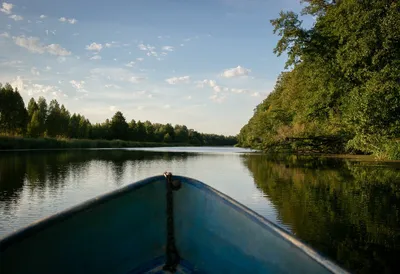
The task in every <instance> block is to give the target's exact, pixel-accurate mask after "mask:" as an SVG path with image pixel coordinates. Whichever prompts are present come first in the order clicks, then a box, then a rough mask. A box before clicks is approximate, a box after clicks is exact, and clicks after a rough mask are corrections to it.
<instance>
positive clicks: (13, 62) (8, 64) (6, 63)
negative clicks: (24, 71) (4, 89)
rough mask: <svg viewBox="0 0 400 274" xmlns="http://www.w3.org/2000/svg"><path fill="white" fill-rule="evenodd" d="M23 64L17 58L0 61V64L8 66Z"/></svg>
mask: <svg viewBox="0 0 400 274" xmlns="http://www.w3.org/2000/svg"><path fill="white" fill-rule="evenodd" d="M21 64H23V62H22V61H19V60H12V61H6V62H2V63H0V66H10V67H18V66H19V65H21Z"/></svg>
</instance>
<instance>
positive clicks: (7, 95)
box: [0, 84, 28, 134]
mask: <svg viewBox="0 0 400 274" xmlns="http://www.w3.org/2000/svg"><path fill="white" fill-rule="evenodd" d="M0 102H1V103H0V131H2V132H4V133H11V134H23V133H25V131H26V125H27V123H28V112H27V111H26V108H25V104H24V101H23V99H22V97H21V95H20V94H19V92H18V90H17V89H15V90H13V88H12V86H11V85H10V84H6V85H5V86H4V87H1V89H0Z"/></svg>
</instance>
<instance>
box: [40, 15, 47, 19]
mask: <svg viewBox="0 0 400 274" xmlns="http://www.w3.org/2000/svg"><path fill="white" fill-rule="evenodd" d="M46 17H47V16H46V15H44V14H42V15H40V16H39V18H40V19H44V18H46Z"/></svg>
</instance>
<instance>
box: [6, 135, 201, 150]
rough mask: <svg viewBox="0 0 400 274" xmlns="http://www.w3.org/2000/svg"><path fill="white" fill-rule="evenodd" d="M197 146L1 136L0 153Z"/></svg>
mask: <svg viewBox="0 0 400 274" xmlns="http://www.w3.org/2000/svg"><path fill="white" fill-rule="evenodd" d="M176 146H195V145H191V144H187V143H161V142H136V141H123V140H90V139H67V138H46V137H43V138H29V137H18V136H0V151H13V150H42V149H43V150H46V149H87V148H141V147H176Z"/></svg>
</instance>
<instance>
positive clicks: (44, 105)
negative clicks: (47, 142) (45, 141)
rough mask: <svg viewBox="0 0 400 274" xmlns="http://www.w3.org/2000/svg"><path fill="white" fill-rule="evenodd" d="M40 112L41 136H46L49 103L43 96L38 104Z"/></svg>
mask: <svg viewBox="0 0 400 274" xmlns="http://www.w3.org/2000/svg"><path fill="white" fill-rule="evenodd" d="M37 105H38V108H39V112H38V119H39V125H40V126H39V134H40V135H41V136H43V135H44V133H45V131H46V120H47V102H46V99H45V98H44V97H42V96H40V97H39V99H38V102H37Z"/></svg>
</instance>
